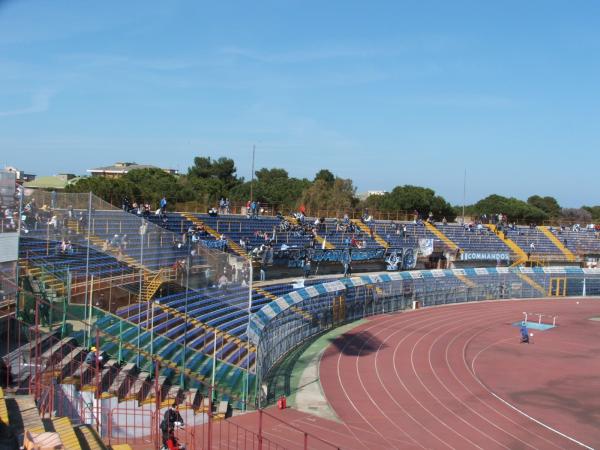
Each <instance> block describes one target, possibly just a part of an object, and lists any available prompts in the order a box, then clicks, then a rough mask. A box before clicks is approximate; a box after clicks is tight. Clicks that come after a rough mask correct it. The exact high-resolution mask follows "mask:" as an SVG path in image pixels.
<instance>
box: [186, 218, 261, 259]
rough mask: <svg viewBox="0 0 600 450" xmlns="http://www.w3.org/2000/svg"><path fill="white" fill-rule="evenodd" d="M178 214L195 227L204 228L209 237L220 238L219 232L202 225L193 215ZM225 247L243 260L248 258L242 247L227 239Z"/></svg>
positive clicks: (204, 224)
mask: <svg viewBox="0 0 600 450" xmlns="http://www.w3.org/2000/svg"><path fill="white" fill-rule="evenodd" d="M180 214H181V216H182V217H184V218H185V219H187V220H189V221H190V222H192V223H193V224H194V225H196V226H198V227H199V226H201V227H204V229H205V230H206V232H207V233H208V234H210V235H211V236H213V237H214V238H216V239H220V238H221V234H220V233H219V232H217V231H216V230H215V229H213V228H211V227H209V226H208V225H207V224H206V223H204V222H203V221H202V220H200V219H199V218H198V217H196V216H194V215H193V214H190V213H185V212H182V213H180ZM227 247H229V248H230V249H231V250H233V251H234V252H235V253H237V254H238V255H239V256H242V257H244V258H249V255H248V252H247V251H246V250H244V249H243V248H242V247H240V245H239V244H238V243H237V242H234V241H232V240H231V239H228V240H227Z"/></svg>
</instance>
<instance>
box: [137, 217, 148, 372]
mask: <svg viewBox="0 0 600 450" xmlns="http://www.w3.org/2000/svg"><path fill="white" fill-rule="evenodd" d="M145 234H146V226H145V224H144V221H143V219H142V224H141V225H140V243H141V244H140V284H139V296H140V302H139V308H138V315H141V312H142V301H143V300H144V299H143V297H142V292H143V291H142V288H143V283H144V235H145ZM146 317H148V310H147V308H146ZM140 319H141V318H140V317H138V332H137V349H138V354H137V361H136V365H137V366H138V367H140V359H141V354H140V351H141V349H140V334H141V329H142V322H141V320H140Z"/></svg>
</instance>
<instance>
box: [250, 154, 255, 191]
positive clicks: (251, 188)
mask: <svg viewBox="0 0 600 450" xmlns="http://www.w3.org/2000/svg"><path fill="white" fill-rule="evenodd" d="M255 153H256V145H253V146H252V179H251V181H250V202H252V201H253V200H254V154H255Z"/></svg>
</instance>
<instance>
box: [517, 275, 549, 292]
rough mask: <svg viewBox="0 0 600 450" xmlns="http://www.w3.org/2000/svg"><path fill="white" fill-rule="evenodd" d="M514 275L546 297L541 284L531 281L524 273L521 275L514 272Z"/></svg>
mask: <svg viewBox="0 0 600 450" xmlns="http://www.w3.org/2000/svg"><path fill="white" fill-rule="evenodd" d="M516 274H517V276H518V277H519V278H520V279H521V280H523V281H524V282H525V283H527V284H528V285H529V286H531V287H532V288H534V289H535V290H536V291H538V292H539V293H540V294H542V295H546V289H544V287H543V286H542V285H541V284H539V283H538V282H537V281H535V280H533V279H532V278H531V277H530V276H528V275H526V274H524V273H521V272H516Z"/></svg>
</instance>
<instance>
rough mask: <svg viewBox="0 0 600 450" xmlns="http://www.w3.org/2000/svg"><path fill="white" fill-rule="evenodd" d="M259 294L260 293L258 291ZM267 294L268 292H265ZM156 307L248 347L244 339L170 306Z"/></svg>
mask: <svg viewBox="0 0 600 450" xmlns="http://www.w3.org/2000/svg"><path fill="white" fill-rule="evenodd" d="M257 292H258V291H257ZM265 292H266V291H265ZM156 306H157V307H158V308H160V309H162V310H163V311H165V312H166V313H168V314H171V315H172V316H174V317H178V318H180V319H183V320H184V321H186V322H189V323H191V324H193V325H194V326H196V327H199V328H202V329H203V330H204V332H205V333H207V332H208V333H217V334H220V335H221V336H222V337H223V339H225V340H226V341H227V342H233V343H234V344H236V345H237V346H238V347H239V346H247V345H248V344H247V342H246V341H243V340H242V339H240V338H239V337H237V336H233V335H231V334H229V333H227V332H225V331H223V330H220V329H218V328H215V327H213V326H211V325H208V324H206V323H204V322H201V321H199V320H198V319H195V318H194V317H191V316H189V315H187V316H186V315H185V313H182V312H181V311H179V310H177V309H175V308H171V307H170V306H167V305H164V304H162V303H157V304H156ZM250 349H251V350H252V351H256V347H255V346H254V345H251V346H250Z"/></svg>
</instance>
